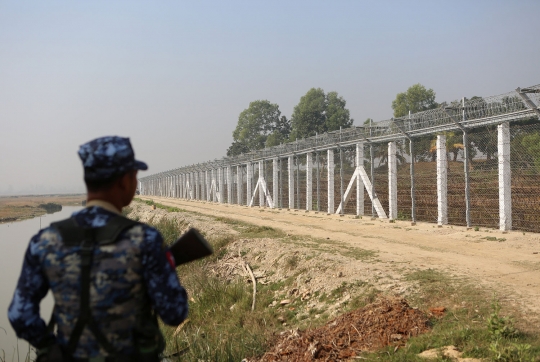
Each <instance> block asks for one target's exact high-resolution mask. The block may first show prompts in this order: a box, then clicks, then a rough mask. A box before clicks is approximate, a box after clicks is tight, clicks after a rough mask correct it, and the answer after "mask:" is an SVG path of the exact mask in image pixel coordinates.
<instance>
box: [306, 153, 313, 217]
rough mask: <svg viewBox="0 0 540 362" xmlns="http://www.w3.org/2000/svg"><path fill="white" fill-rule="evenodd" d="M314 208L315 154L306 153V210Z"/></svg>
mask: <svg viewBox="0 0 540 362" xmlns="http://www.w3.org/2000/svg"><path fill="white" fill-rule="evenodd" d="M312 209H313V154H312V153H311V152H308V153H307V154H306V210H307V211H311V210H312Z"/></svg>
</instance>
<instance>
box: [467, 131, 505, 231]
mask: <svg viewBox="0 0 540 362" xmlns="http://www.w3.org/2000/svg"><path fill="white" fill-rule="evenodd" d="M468 137H469V142H470V146H469V147H470V154H471V156H470V157H471V163H470V170H469V178H470V188H471V224H472V225H473V226H484V227H497V226H498V225H499V178H498V177H499V175H498V160H497V127H496V126H488V127H482V128H476V129H474V130H472V131H470V132H469V136H468Z"/></svg>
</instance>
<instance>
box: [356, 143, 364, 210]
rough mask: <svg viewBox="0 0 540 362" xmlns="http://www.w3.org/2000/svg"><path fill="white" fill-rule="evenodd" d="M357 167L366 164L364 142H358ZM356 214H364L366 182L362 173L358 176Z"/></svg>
mask: <svg viewBox="0 0 540 362" xmlns="http://www.w3.org/2000/svg"><path fill="white" fill-rule="evenodd" d="M355 161H356V167H357V168H358V167H362V166H364V144H363V143H357V144H356V159H355ZM356 215H358V216H360V215H364V182H363V181H362V178H361V177H360V175H358V176H356Z"/></svg>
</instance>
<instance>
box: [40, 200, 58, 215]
mask: <svg viewBox="0 0 540 362" xmlns="http://www.w3.org/2000/svg"><path fill="white" fill-rule="evenodd" d="M38 207H39V208H41V209H44V210H45V211H47V214H53V213H55V212H58V211H62V205H60V204H55V203H54V202H48V203H46V204H39V205H38Z"/></svg>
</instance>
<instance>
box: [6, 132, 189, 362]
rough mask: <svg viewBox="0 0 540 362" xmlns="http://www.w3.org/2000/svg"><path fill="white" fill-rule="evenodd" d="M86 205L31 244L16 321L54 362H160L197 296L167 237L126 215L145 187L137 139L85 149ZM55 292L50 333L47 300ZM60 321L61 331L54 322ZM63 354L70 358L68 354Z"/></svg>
mask: <svg viewBox="0 0 540 362" xmlns="http://www.w3.org/2000/svg"><path fill="white" fill-rule="evenodd" d="M79 157H80V158H81V160H82V162H83V167H84V180H85V183H86V187H87V203H86V208H84V209H83V210H81V211H78V212H76V213H74V214H73V215H72V217H71V218H70V219H67V220H64V221H61V222H58V223H53V224H51V226H49V227H47V228H45V229H43V230H41V231H40V232H39V233H38V234H37V235H35V236H34V237H33V238H32V239H31V240H30V245H29V246H28V249H27V251H26V254H25V257H24V262H23V268H22V271H21V275H20V278H19V281H18V284H17V288H16V290H15V294H14V296H13V300H12V302H11V305H10V307H9V311H8V317H9V320H10V321H11V325H12V326H13V328H14V329H15V332H16V333H17V336H18V337H19V338H23V339H25V340H27V341H28V342H30V344H32V345H33V346H34V347H36V348H38V349H39V350H40V351H41V355H40V356H38V357H39V358H40V359H41V360H45V361H47V360H48V361H53V360H54V361H56V360H58V361H76V362H83V361H158V357H157V356H158V354H159V353H160V352H162V351H163V348H164V344H163V338H162V336H161V334H160V332H159V327H158V326H157V321H156V316H155V313H157V314H158V315H159V316H160V317H161V319H162V321H163V322H164V323H166V324H168V325H178V324H180V323H181V322H182V321H183V320H184V319H185V318H186V315H187V311H188V305H187V296H186V292H185V290H184V288H183V287H182V286H181V285H180V282H179V281H178V277H177V275H176V272H175V267H174V260H171V258H172V257H171V255H170V253H169V252H168V251H167V250H166V249H165V248H164V245H163V239H162V237H161V235H160V234H159V232H158V231H157V230H156V229H154V228H152V227H150V226H148V225H145V224H142V223H139V222H134V221H131V220H129V219H126V218H124V217H122V216H121V213H120V212H121V210H122V207H124V206H127V205H129V203H130V202H131V200H132V199H133V196H134V194H135V190H136V188H137V171H138V170H146V169H147V168H148V166H147V165H146V164H145V163H143V162H141V161H137V160H135V157H134V153H133V149H132V147H131V143H130V141H129V139H128V138H121V137H116V136H112V137H102V138H98V139H95V140H93V141H90V142H88V143H86V144H84V145H82V146H81V147H80V149H79ZM49 289H51V290H52V293H53V295H54V301H55V307H54V310H53V316H52V318H51V322H52V323H50V324H49V326H46V325H45V322H44V321H43V320H42V319H41V317H40V314H39V303H40V301H41V299H43V298H44V297H45V295H46V294H47V291H48V290H49ZM54 324H56V333H53V328H52V327H53V325H54ZM60 353H61V354H63V357H60V356H59V355H60Z"/></svg>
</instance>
